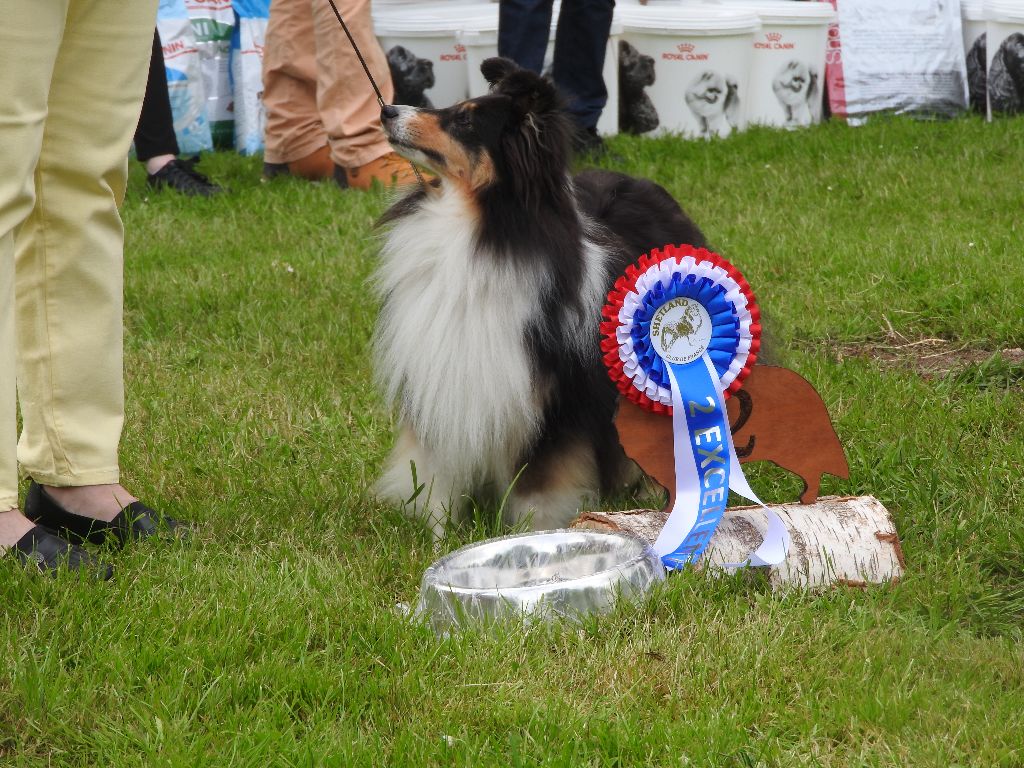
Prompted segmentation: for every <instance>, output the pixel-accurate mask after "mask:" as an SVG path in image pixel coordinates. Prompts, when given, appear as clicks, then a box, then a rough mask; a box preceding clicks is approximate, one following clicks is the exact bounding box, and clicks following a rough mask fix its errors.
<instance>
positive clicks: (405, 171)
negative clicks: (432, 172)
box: [345, 152, 429, 189]
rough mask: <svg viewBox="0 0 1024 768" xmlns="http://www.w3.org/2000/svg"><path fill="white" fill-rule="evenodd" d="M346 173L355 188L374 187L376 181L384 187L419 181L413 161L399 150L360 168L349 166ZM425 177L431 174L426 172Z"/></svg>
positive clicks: (405, 184) (350, 183)
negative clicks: (400, 153) (403, 155)
mask: <svg viewBox="0 0 1024 768" xmlns="http://www.w3.org/2000/svg"><path fill="white" fill-rule="evenodd" d="M345 175H346V176H347V177H348V185H349V186H350V187H352V188H353V189H372V188H373V185H374V182H376V183H377V184H379V185H380V186H383V187H405V186H408V185H410V184H418V183H419V179H418V178H416V172H415V171H413V169H412V163H410V162H409V161H408V160H406V159H405V158H404V157H402V156H401V155H399V154H398V153H397V152H388V153H387V154H386V155H384V156H383V157H378V158H377V159H376V160H371V161H370V162H368V163H367V164H366V165H361V166H359V167H358V168H348V169H346V171H345ZM424 178H429V176H427V174H424Z"/></svg>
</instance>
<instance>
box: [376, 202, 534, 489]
mask: <svg viewBox="0 0 1024 768" xmlns="http://www.w3.org/2000/svg"><path fill="white" fill-rule="evenodd" d="M475 227H476V220H475V216H474V213H473V211H472V209H471V208H470V207H469V206H468V205H467V203H466V202H465V200H464V199H463V198H462V197H461V196H460V195H459V194H457V193H455V192H452V191H447V192H442V193H440V194H439V195H438V196H437V197H436V198H430V199H428V200H426V201H425V202H424V203H423V205H422V207H421V208H420V210H418V211H417V212H416V213H414V214H412V215H409V216H406V217H404V218H403V219H400V220H399V221H398V222H397V223H396V224H395V225H393V227H392V229H391V231H390V232H389V233H388V236H387V239H386V241H385V244H384V248H383V251H382V254H381V263H380V266H379V267H378V269H377V271H376V273H375V276H374V286H375V289H376V290H377V292H378V294H379V295H380V297H381V300H382V307H381V314H380V319H379V321H378V324H377V330H376V333H375V335H374V341H373V345H374V355H375V360H376V369H377V370H376V372H377V377H378V379H379V381H380V382H381V384H382V385H383V387H384V388H385V390H386V392H387V394H388V397H389V399H390V400H391V402H393V403H394V404H395V405H396V406H397V407H398V409H399V412H400V415H401V417H402V419H403V421H404V422H405V423H406V424H408V425H409V426H411V427H412V429H413V431H414V432H415V434H416V437H417V438H418V440H419V441H420V442H421V443H422V444H423V445H424V446H427V447H429V448H430V450H431V451H432V452H433V453H434V454H435V456H437V458H438V459H440V460H441V461H443V462H444V463H445V465H446V466H447V468H448V470H449V471H450V472H451V474H452V477H453V479H455V480H456V482H459V483H460V484H464V485H467V486H468V485H471V484H473V483H475V482H479V481H481V480H484V479H494V480H498V481H505V482H507V481H509V480H511V477H510V476H509V473H514V472H515V471H516V470H517V469H518V468H517V467H515V466H514V463H515V461H516V460H517V459H518V458H519V455H520V453H521V451H522V450H523V448H524V447H525V445H526V444H527V443H528V442H529V441H530V440H531V439H532V438H533V437H534V436H535V435H536V433H537V430H538V428H539V426H540V416H541V413H540V408H539V403H538V398H537V397H536V394H535V392H534V391H533V386H532V376H531V369H530V359H529V356H528V355H527V352H526V349H525V347H524V329H525V328H526V326H527V323H528V322H529V321H530V319H531V318H533V317H535V316H536V313H538V312H539V311H540V295H539V294H540V290H539V286H538V285H537V284H536V282H537V277H536V275H531V274H530V273H529V272H528V271H527V270H526V269H524V268H523V267H515V266H513V265H511V264H509V263H507V262H503V261H502V260H500V259H496V258H493V257H492V256H491V255H489V254H486V253H479V252H478V251H477V250H476V243H475Z"/></svg>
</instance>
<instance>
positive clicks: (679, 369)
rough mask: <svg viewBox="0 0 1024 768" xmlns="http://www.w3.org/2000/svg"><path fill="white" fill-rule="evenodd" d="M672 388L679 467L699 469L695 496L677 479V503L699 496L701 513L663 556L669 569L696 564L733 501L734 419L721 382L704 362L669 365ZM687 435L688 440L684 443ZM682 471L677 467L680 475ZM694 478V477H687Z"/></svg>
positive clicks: (699, 511) (701, 360) (684, 502)
mask: <svg viewBox="0 0 1024 768" xmlns="http://www.w3.org/2000/svg"><path fill="white" fill-rule="evenodd" d="M669 366H670V367H671V369H672V377H673V378H674V379H675V381H674V382H673V384H674V385H675V386H676V387H678V394H676V391H675V390H673V395H674V396H673V411H672V419H673V430H672V431H673V433H674V434H675V441H674V442H675V444H674V446H673V447H674V450H675V453H676V465H677V467H678V466H679V464H680V460H682V461H684V462H692V463H693V465H694V467H695V468H696V478H693V477H692V475H691V476H690V477H689V478H688V479H689V480H690V481H691V482H693V480H694V479H695V480H696V484H697V487H696V494H694V493H693V490H692V489H689V490H690V492H689V493H681V491H683V489H681V488H679V487H678V486H679V482H678V478H677V489H676V499H677V502H678V503H683V504H691V503H692V502H693V497H694V495H696V500H697V513H696V519H695V520H694V522H693V524H692V526H691V527H690V530H689V531H688V532H687V533H686V535H685V536H684V537H683V539H682V541H681V542H680V543H679V545H678V546H677V547H676V548H675V549H673V550H672V551H671V552H669V553H667V554H665V555H662V558H661V560H662V562H663V563H664V564H665V567H666V568H682V567H683V566H684V565H686V563H690V562H695V561H696V560H697V559H698V558H699V557H700V556H701V555H702V554H703V552H704V550H705V549H706V548H707V546H708V543H709V542H710V541H711V536H712V535H713V534H714V532H715V529H716V528H718V523H719V522H720V521H721V519H722V515H724V514H725V505H726V503H727V502H728V500H729V469H730V461H729V442H728V435H729V421H728V419H727V418H726V413H725V411H724V409H723V408H721V407H720V402H721V399H720V398H719V397H718V387H719V386H720V385H719V383H718V382H717V381H715V380H714V379H713V378H712V375H711V371H710V370H709V366H708V365H707V364H706V363H705V362H704V360H703V358H698V359H697V360H694V361H693V362H691V363H686V364H683V365H679V364H676V363H669ZM684 436H685V438H686V439H685V440H684ZM678 472H679V470H678V469H677V474H678ZM688 474H689V473H688Z"/></svg>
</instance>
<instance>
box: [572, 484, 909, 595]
mask: <svg viewBox="0 0 1024 768" xmlns="http://www.w3.org/2000/svg"><path fill="white" fill-rule="evenodd" d="M769 506H770V507H771V508H772V509H773V510H774V511H775V512H776V513H778V515H779V517H780V518H782V521H783V523H785V524H786V527H787V528H788V529H789V536H790V540H791V544H790V548H789V555H788V556H787V558H786V560H785V561H784V562H782V563H781V564H780V565H778V566H774V567H772V568H770V569H769V579H770V581H771V584H772V588H773V589H779V588H782V587H787V588H788V587H804V588H811V589H813V588H821V587H827V586H831V585H833V584H845V585H847V586H855V587H864V586H867V585H868V584H879V583H883V582H895V581H898V580H899V579H900V577H901V576H902V575H903V571H904V568H905V567H906V565H905V563H904V560H903V550H902V549H901V548H900V540H899V536H898V535H897V533H896V526H895V524H894V523H893V521H892V517H891V516H890V515H889V512H888V510H886V508H885V507H883V506H882V504H881V502H879V501H878V499H876V498H874V497H873V496H847V497H839V496H823V497H821V498H819V499H818V500H817V501H816V502H815V503H813V504H799V503H794V504H771V505H769ZM667 518H668V514H667V513H665V512H662V511H660V510H654V509H632V510H625V511H621V512H583V513H582V514H581V515H580V516H579V517H578V518H577V519H576V520H575V521H574V522H573V523H572V527H574V528H596V529H598V530H606V531H624V532H626V533H632V534H634V535H636V536H639V537H640V538H642V539H645V540H646V541H649V542H652V543H653V542H654V540H655V539H656V538H657V536H658V533H659V532H660V531H661V528H662V526H663V525H664V524H665V520H666V519H667ZM767 527H768V520H767V515H766V514H765V512H764V510H763V509H762V508H761V507H733V508H731V509H727V510H726V511H725V515H724V517H723V518H722V522H721V523H720V524H719V526H718V530H716V531H715V535H714V537H713V538H712V539H711V544H710V545H709V546H708V549H707V551H706V552H705V553H704V555H703V556H702V557H701V559H700V560H699V561H698V567H708V566H720V565H722V564H723V563H735V562H741V561H743V560H744V559H745V558H746V557H747V555H749V553H750V552H752V551H753V550H755V549H756V548H757V547H758V545H760V543H761V540H762V539H763V537H764V532H765V530H767Z"/></svg>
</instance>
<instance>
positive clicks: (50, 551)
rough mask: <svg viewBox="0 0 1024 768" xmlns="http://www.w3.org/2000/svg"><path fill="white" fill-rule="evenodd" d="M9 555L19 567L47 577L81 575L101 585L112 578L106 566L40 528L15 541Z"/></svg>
mask: <svg viewBox="0 0 1024 768" xmlns="http://www.w3.org/2000/svg"><path fill="white" fill-rule="evenodd" d="M11 552H12V553H13V554H14V556H15V557H17V558H18V560H19V561H21V564H22V565H24V566H26V567H28V568H36V569H37V570H38V571H39V572H40V573H45V574H48V575H50V576H56V575H57V572H58V571H60V570H62V569H67V570H68V571H83V572H86V573H88V574H89V575H91V576H93V577H95V578H96V579H99V580H102V581H106V580H107V579H109V578H110V577H111V576H113V575H114V569H113V568H111V567H110V566H109V565H107V564H106V563H102V562H100V561H99V560H97V559H96V558H95V557H93V556H92V555H90V554H89V553H88V552H86V551H85V550H84V549H82V548H81V547H77V546H75V545H74V544H72V543H71V542H69V541H65V540H64V539H62V538H61V537H60V536H57V535H56V534H54V533H53V532H52V531H48V530H47V529H46V528H44V527H43V526H41V525H37V526H36V527H35V528H33V529H32V530H31V531H29V532H28V533H26V534H25V535H24V536H22V537H21V538H20V539H18V543H17V544H15V545H14V546H13V547H11Z"/></svg>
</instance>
